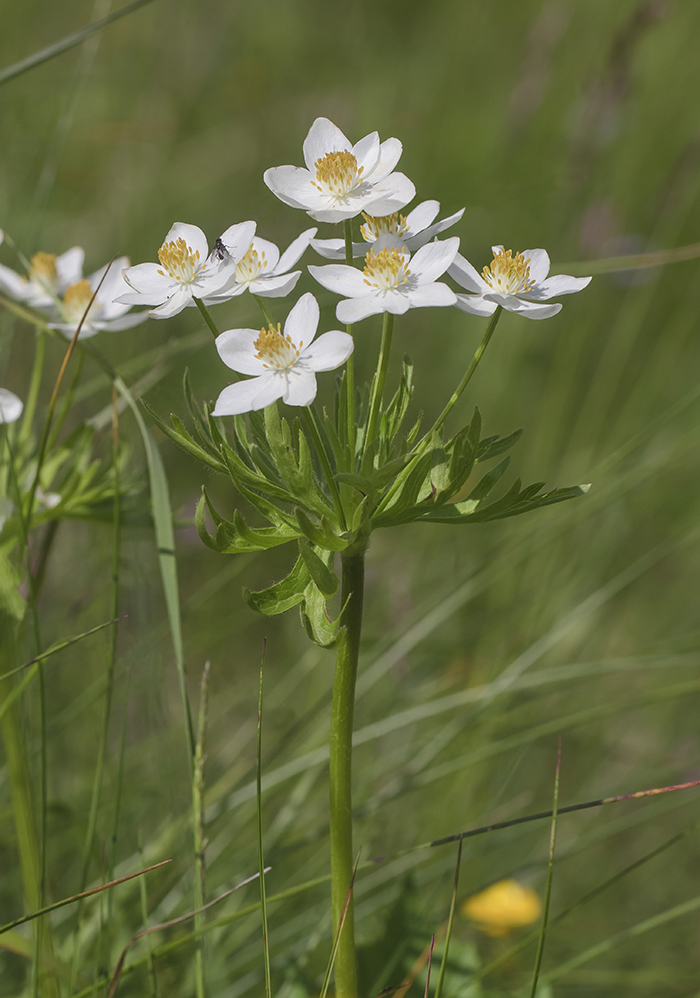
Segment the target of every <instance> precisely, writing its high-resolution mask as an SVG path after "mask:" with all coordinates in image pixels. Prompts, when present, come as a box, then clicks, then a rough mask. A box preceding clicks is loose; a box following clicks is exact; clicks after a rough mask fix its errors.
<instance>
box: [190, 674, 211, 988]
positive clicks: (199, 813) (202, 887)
mask: <svg viewBox="0 0 700 998" xmlns="http://www.w3.org/2000/svg"><path fill="white" fill-rule="evenodd" d="M208 707H209V662H206V663H205V665H204V672H203V673H202V682H201V685H200V689H199V723H198V725H197V747H196V750H195V756H194V779H193V781H192V820H193V825H194V904H195V911H197V914H196V915H195V917H194V927H195V931H196V933H197V949H196V951H195V986H196V995H197V998H204V996H205V994H206V977H205V973H204V968H205V954H204V938H203V936H202V930H203V928H204V924H205V916H204V912H203V911H200V909H201V908H203V907H204V903H205V902H204V899H205V895H206V882H205V873H206V867H205V851H206V836H205V832H204V763H205V761H206V732H207V711H208Z"/></svg>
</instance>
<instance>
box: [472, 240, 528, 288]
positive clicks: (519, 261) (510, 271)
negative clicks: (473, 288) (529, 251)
mask: <svg viewBox="0 0 700 998" xmlns="http://www.w3.org/2000/svg"><path fill="white" fill-rule="evenodd" d="M482 277H483V278H484V280H485V281H486V283H487V284H488V285H489V287H491V288H492V289H493V290H494V291H498V292H499V293H501V294H506V295H511V294H516V293H518V292H523V291H529V290H530V289H531V288H534V286H535V281H533V280H532V278H531V277H530V258H529V257H524V256H523V255H522V253H516V254H515V256H513V251H512V250H505V249H502V250H499V251H498V252H497V253H496V255H495V256H494V258H493V260H492V261H491V266H490V267H484V269H483V271H482Z"/></svg>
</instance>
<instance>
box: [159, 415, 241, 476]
mask: <svg viewBox="0 0 700 998" xmlns="http://www.w3.org/2000/svg"><path fill="white" fill-rule="evenodd" d="M141 404H142V405H143V407H144V409H146V410H147V412H148V413H149V415H150V417H151V419H152V420H153V422H154V423H155V424H156V426H157V427H158V429H159V430H161V431H162V432H163V433H164V434H165V436H166V437H168V439H169V440H172V441H173V443H176V444H177V445H178V447H181V448H182V449H183V450H184V451H187V453H188V454H190V455H191V457H194V458H196V460H197V461H201V463H202V464H206V466H207V467H208V468H213V469H214V471H219V472H222V473H223V474H226V471H227V469H226V465H225V464H224V463H223V461H220V460H218V459H217V458H215V457H214V456H213V455H211V454H209V453H208V452H207V451H205V450H204V448H203V447H200V446H199V444H198V443H197V442H196V441H195V440H193V439H192V437H191V436H190V435H189V433H188V432H187V430H186V429H185V427H184V426H183V424H182V421H181V420H180V419H179V418H178V417H177V416H176V415H175V414H174V413H171V415H170V418H171V420H172V422H173V425H172V427H170V426H168V424H167V423H166V422H164V421H163V420H162V419H161V418H160V416H159V415H158V414H157V413H156V412H155V410H154V409H152V408H151V406H150V405H149V404H148V402H144V400H143V399H141Z"/></svg>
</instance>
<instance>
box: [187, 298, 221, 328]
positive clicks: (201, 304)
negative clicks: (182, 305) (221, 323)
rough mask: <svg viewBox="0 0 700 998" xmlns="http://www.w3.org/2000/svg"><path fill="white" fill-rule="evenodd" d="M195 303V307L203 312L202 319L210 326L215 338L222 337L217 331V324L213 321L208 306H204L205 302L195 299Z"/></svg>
mask: <svg viewBox="0 0 700 998" xmlns="http://www.w3.org/2000/svg"><path fill="white" fill-rule="evenodd" d="M193 301H194V303H195V305H196V306H197V308H198V309H199V311H200V312H201V315H202V318H203V319H204V321H205V322H206V324H207V325H208V326H209V329H210V330H211V332H212V334H213V336H214V337H217V336H219V335H220V334H219V330H218V329H217V327H216V323H215V322H214V320H213V319H212V317H211V313H210V311H209V309H208V308H207V306H206V305H205V304H204V302H203V301H202V300H201V298H193Z"/></svg>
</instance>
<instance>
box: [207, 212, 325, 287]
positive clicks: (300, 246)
mask: <svg viewBox="0 0 700 998" xmlns="http://www.w3.org/2000/svg"><path fill="white" fill-rule="evenodd" d="M237 228H238V226H231V229H227V230H226V232H224V234H223V235H222V236H221V237H220V238H219V239H217V241H216V248H215V250H214V252H215V253H217V252H218V253H219V254H220V255H221V256H222V258H223V257H224V254H228V255H229V256H233V255H235V250H234V248H233V245H232V229H237ZM317 231H318V230H317V229H315V228H313V229H306V231H305V232H302V233H301V235H300V236H297V238H296V239H295V240H294V241H293V242H292V243H290V245H289V246H288V247H287V249H286V250H285V251H284V253H282V255H281V256H280V251H279V249H278V248H277V246H275V244H274V243H271V242H268V241H267V239H261V238H260V237H259V236H255V238H254V239H253V241H252V242H251V244H250V247H249V249H248V251H247V252H246V254H245V256H243V257H241V258H240V259H239V261H238V263H237V264H236V269H235V271H234V276H233V280H232V282H231V283H230V284H227V285H225V287H224V290H223V291H222V292H220V293H219V294H215V295H210V296H209V297H208V298H207V299H206V302H207V304H209V303H210V302H211V303H212V304H213V303H215V302H217V301H228V299H229V298H234V297H236V296H237V295H241V294H243V292H244V291H250V293H251V294H253V295H258V296H259V297H261V298H284V297H285V295H288V294H289V293H290V291H293V290H294V287H295V285H296V283H297V281H298V280H299V278H300V277H301V271H300V270H292V267H293V266H294V264H295V263H296V262H297V261H298V260H299V259H300V258H301V256H302V254H303V253H304V251H305V250H306V248H307V246H308V245H309V243H310V242H311V239H312V237H313V236H315V235H316V232H317ZM236 235H237V234H236ZM289 271H291V273H289Z"/></svg>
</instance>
